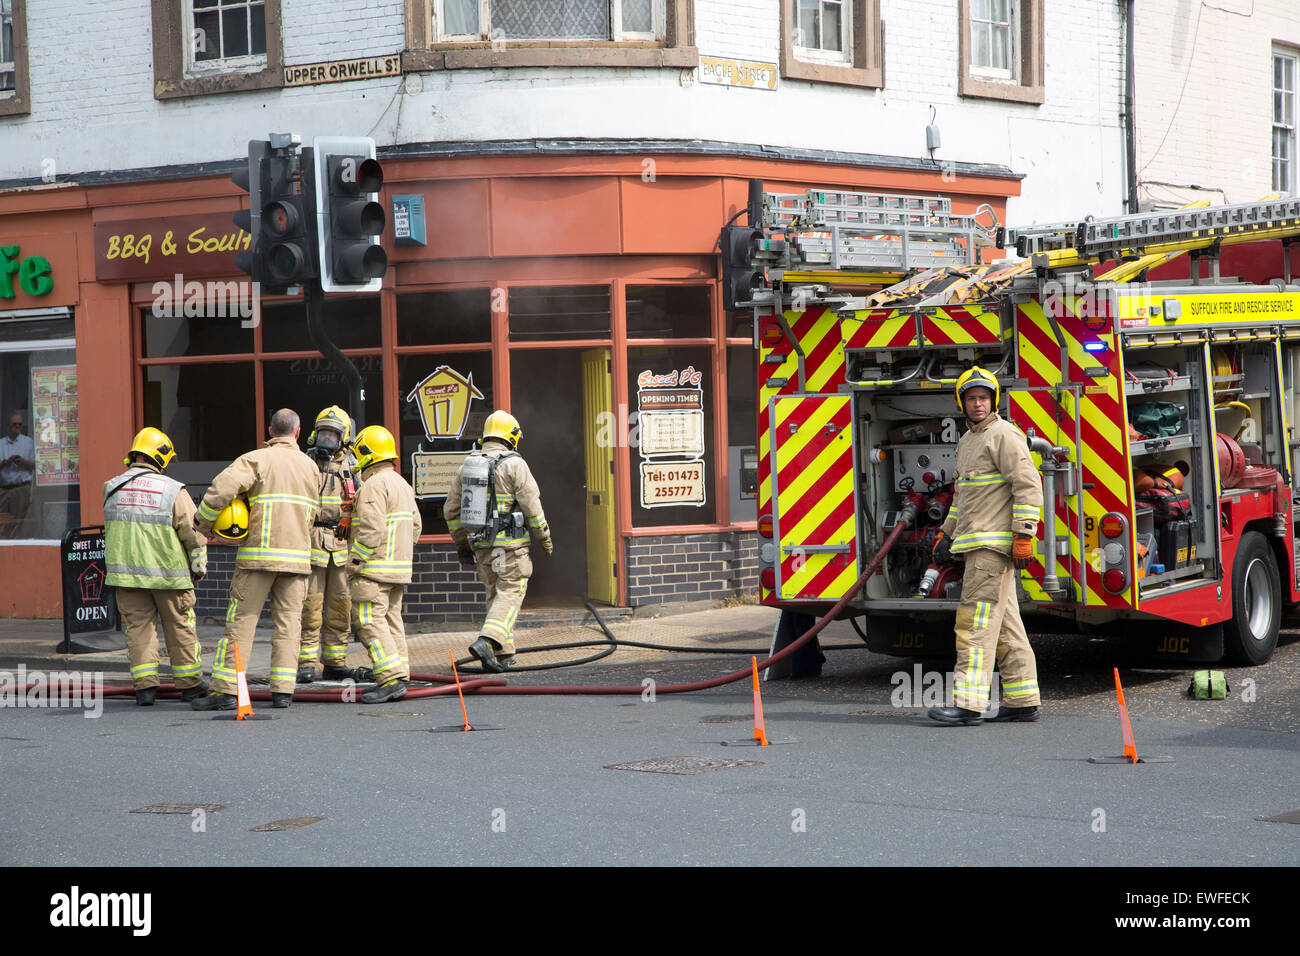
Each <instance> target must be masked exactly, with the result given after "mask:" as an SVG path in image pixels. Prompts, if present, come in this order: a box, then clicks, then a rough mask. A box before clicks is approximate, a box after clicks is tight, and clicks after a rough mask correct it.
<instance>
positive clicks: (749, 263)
mask: <svg viewBox="0 0 1300 956" xmlns="http://www.w3.org/2000/svg"><path fill="white" fill-rule="evenodd" d="M762 240H763V230H762V229H757V228H754V227H752V226H723V227H722V236H721V238H720V239H719V244H720V245H721V247H722V307H723V308H724V309H727V310H731V309H734V308H736V307H737V306H738V305H740V304H741V303H744V302H749V301H750V300H751V299H752V298H753V293H754V290H755V289H758V288H760V287H761V286H762V285H763V283H764V276H763V270H762V269H760V268H756V267H755V266H754V264H753V258H754V253H755V251H756V250H757V246H758V243H760V242H761V241H762Z"/></svg>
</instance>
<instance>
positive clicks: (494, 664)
mask: <svg viewBox="0 0 1300 956" xmlns="http://www.w3.org/2000/svg"><path fill="white" fill-rule="evenodd" d="M469 652H470V653H471V654H473V655H474V656H475V657H477V658H478V659H479V661H480V662H481V663H482V664H483V667H484V669H485V670H490V671H492V672H493V673H495V674H500V673H501V672H502V671H504V670H505V669H506V665H504V664H502V663H501V662H500V661H498V660H497V654H496V644H495V643H494V642H493V641H491V640H490V639H489V638H486V637H480V638H479V639H478V640H477V641H475V642H474V643H473V644H471V645H470V646H469Z"/></svg>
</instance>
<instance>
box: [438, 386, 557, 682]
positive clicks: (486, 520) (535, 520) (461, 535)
mask: <svg viewBox="0 0 1300 956" xmlns="http://www.w3.org/2000/svg"><path fill="white" fill-rule="evenodd" d="M521 437H522V430H521V429H520V427H519V422H518V421H516V420H515V418H514V416H513V415H511V414H510V413H509V412H503V411H495V412H493V413H492V414H491V415H489V416H488V417H487V421H486V422H484V423H483V437H482V438H481V439H479V441H478V448H479V450H478V451H476V452H474V453H473V454H470V455H469V456H468V457H466V459H465V462H464V464H463V465H461V468H460V471H459V472H457V474H456V476H455V477H454V478H453V479H452V483H451V488H450V489H449V490H448V492H447V503H446V505H445V506H444V507H443V515H444V516H445V517H446V519H447V529H448V530H449V531H450V532H451V537H452V540H454V541H455V542H456V552H457V554H458V556H459V557H460V561H461V564H462V565H463V566H465V567H477V569H478V577H479V580H480V581H482V582H483V584H484V586H485V587H486V588H487V604H488V608H487V616H486V618H484V621H483V626H482V627H481V628H480V629H479V637H478V639H477V640H476V641H474V643H473V644H471V645H470V648H469V652H470V653H471V654H473V655H474V656H475V657H476V658H478V659H479V661H481V662H482V664H483V666H484V667H485V668H487V669H488V670H491V671H498V672H499V671H503V670H506V669H507V668H508V667H510V665H511V664H512V663H514V659H515V641H514V629H515V619H516V618H517V617H518V616H519V608H520V607H521V606H522V605H523V603H524V594H525V593H526V592H527V590H528V579H529V578H530V577H531V576H532V573H533V562H532V558H531V556H530V555H529V553H528V543H529V539H530V537H531V538H533V539H536V541H537V542H538V544H540V545H541V547H542V550H544V551H545V552H546V553H547V554H550V553H551V550H552V544H551V529H550V527H549V526H548V525H547V524H546V515H545V514H544V513H543V512H542V495H541V491H539V490H538V487H537V481H536V480H535V479H534V478H533V473H532V472H531V471H530V470H529V468H528V463H527V462H526V461H524V459H523V457H522V456H520V454H519V452H518V448H519V440H520V438H521Z"/></svg>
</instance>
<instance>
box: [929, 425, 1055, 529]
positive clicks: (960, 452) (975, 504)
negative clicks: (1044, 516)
mask: <svg viewBox="0 0 1300 956" xmlns="http://www.w3.org/2000/svg"><path fill="white" fill-rule="evenodd" d="M1042 508H1043V483H1042V479H1041V478H1040V477H1039V474H1038V470H1037V469H1036V468H1035V467H1034V462H1033V459H1032V458H1030V457H1029V446H1028V444H1027V443H1026V442H1025V435H1024V433H1023V432H1022V431H1021V430H1020V429H1019V428H1017V427H1016V426H1015V425H1013V424H1012V423H1011V422H1009V421H1006V420H1005V419H1003V418H1001V417H999V415H998V414H997V412H990V413H989V416H988V417H987V418H985V419H984V421H982V422H980V423H979V424H978V425H972V426H971V427H970V429H969V430H968V431H967V432H966V434H964V435H962V436H961V439H960V440H959V441H958V442H957V480H956V489H955V494H954V496H953V500H952V507H951V508H949V509H948V517H947V518H946V519H945V520H944V523H943V533H944V535H945V536H947V537H948V538H950V539H951V540H952V550H953V553H955V554H960V553H961V552H963V551H973V550H975V549H976V548H989V549H991V550H993V551H998V552H1001V553H1002V554H1010V553H1011V544H1012V541H1013V538H1014V536H1015V535H1017V534H1028V535H1033V534H1036V533H1037V531H1038V520H1039V516H1040V515H1041V513H1042Z"/></svg>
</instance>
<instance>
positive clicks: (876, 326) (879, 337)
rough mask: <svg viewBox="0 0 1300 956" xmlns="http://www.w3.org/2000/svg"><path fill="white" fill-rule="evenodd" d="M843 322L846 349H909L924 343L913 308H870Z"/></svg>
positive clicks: (843, 338)
mask: <svg viewBox="0 0 1300 956" xmlns="http://www.w3.org/2000/svg"><path fill="white" fill-rule="evenodd" d="M840 325H841V336H842V340H843V343H844V348H846V349H905V348H919V347H920V345H921V337H920V332H919V330H918V329H917V325H916V315H915V314H914V313H912V312H899V311H895V310H894V309H870V310H867V311H864V312H857V313H855V314H854V316H853V318H851V319H844V320H843V321H842V322H841V323H840Z"/></svg>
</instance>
